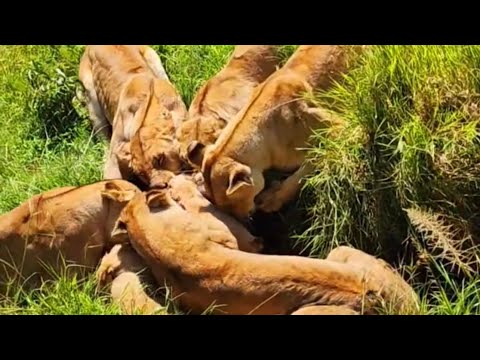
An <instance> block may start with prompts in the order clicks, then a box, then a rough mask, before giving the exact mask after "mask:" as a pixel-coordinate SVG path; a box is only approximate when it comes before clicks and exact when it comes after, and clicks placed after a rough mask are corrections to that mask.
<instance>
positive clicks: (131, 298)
mask: <svg viewBox="0 0 480 360" xmlns="http://www.w3.org/2000/svg"><path fill="white" fill-rule="evenodd" d="M96 277H97V282H98V285H99V287H101V288H105V287H107V288H109V290H110V295H111V297H112V300H113V302H114V303H116V304H117V305H118V306H119V307H120V309H121V311H122V312H123V313H125V314H129V315H131V314H142V315H153V314H158V313H161V312H162V311H163V307H162V305H161V304H160V303H159V302H158V301H157V299H155V297H154V296H153V295H152V294H151V293H150V292H149V291H148V288H151V287H153V286H154V284H155V282H154V279H153V276H152V274H151V272H150V270H149V269H148V268H147V267H146V265H145V262H144V261H143V259H142V258H141V257H140V256H139V255H138V254H137V253H136V252H135V251H134V250H133V249H132V248H131V246H129V245H115V246H114V247H113V248H112V250H111V251H110V252H109V253H108V254H106V255H105V256H104V257H103V258H102V260H101V262H100V265H99V267H98V269H97V272H96Z"/></svg>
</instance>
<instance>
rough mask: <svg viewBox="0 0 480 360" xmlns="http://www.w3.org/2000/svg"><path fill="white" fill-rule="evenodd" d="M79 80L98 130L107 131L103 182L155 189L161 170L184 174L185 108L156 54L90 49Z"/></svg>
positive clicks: (138, 48) (117, 47)
mask: <svg viewBox="0 0 480 360" xmlns="http://www.w3.org/2000/svg"><path fill="white" fill-rule="evenodd" d="M79 78H80V81H81V82H82V84H83V87H84V89H85V94H86V100H87V106H88V109H89V113H90V117H91V119H92V121H93V124H94V128H95V129H100V128H104V129H107V130H105V131H104V134H105V135H106V136H107V137H109V138H110V132H111V130H110V127H112V128H113V133H112V135H111V143H110V150H109V155H108V158H107V161H106V164H105V168H104V178H105V179H118V178H123V179H130V180H132V181H136V180H137V179H138V180H141V182H143V184H145V185H147V186H157V185H158V184H161V183H162V182H164V181H165V180H164V179H163V176H164V173H163V171H162V170H169V171H171V172H173V173H178V172H180V170H181V168H182V161H181V159H180V155H179V145H178V142H177V141H176V135H175V133H176V131H177V129H178V127H179V125H180V123H181V122H183V120H184V119H185V117H186V115H187V108H186V106H185V104H184V102H183V100H182V99H181V97H180V95H179V94H178V92H177V91H176V89H175V87H174V86H173V85H172V84H171V82H170V80H169V79H168V76H167V74H166V73H165V70H164V68H163V66H162V63H161V61H160V58H159V57H158V55H157V54H156V53H155V51H154V50H153V49H151V48H150V47H147V46H137V45H135V46H134V45H129V46H127V45H95V46H93V45H89V46H87V48H86V49H85V53H84V55H83V56H82V59H81V62H80V70H79Z"/></svg>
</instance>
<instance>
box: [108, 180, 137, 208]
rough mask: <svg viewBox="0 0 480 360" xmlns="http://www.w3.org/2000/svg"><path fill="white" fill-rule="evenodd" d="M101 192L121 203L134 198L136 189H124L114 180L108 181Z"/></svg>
mask: <svg viewBox="0 0 480 360" xmlns="http://www.w3.org/2000/svg"><path fill="white" fill-rule="evenodd" d="M101 194H102V196H103V197H104V198H107V199H110V200H113V201H116V202H119V203H125V202H129V201H130V200H132V199H133V197H134V196H135V191H134V190H125V189H122V188H121V187H120V186H118V184H116V183H115V182H114V181H107V182H106V183H105V186H104V188H103V190H102V192H101Z"/></svg>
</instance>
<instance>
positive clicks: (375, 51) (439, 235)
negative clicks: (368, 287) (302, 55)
mask: <svg viewBox="0 0 480 360" xmlns="http://www.w3.org/2000/svg"><path fill="white" fill-rule="evenodd" d="M154 48H155V49H156V50H157V51H158V53H159V54H160V56H161V58H162V61H163V62H164V65H165V68H166V70H167V72H168V74H169V76H170V77H171V79H172V81H173V82H174V83H175V85H176V86H177V88H178V89H179V91H180V93H181V94H182V96H183V98H184V100H185V102H186V103H187V104H189V103H190V101H191V100H192V98H193V96H194V94H195V92H196V90H197V89H198V88H199V86H200V85H201V84H202V83H203V82H204V81H205V80H207V79H208V78H209V77H211V76H212V75H213V74H214V73H215V72H217V71H218V70H219V69H220V68H221V67H222V66H223V65H224V63H225V61H226V60H227V58H228V56H229V55H230V52H231V50H232V48H233V47H232V46H230V45H228V46H210V45H205V46H170V45H168V46H167V45H155V46H154ZM293 49H294V46H286V47H284V48H283V49H282V54H283V55H284V58H285V59H287V58H288V55H289V54H291V52H292V50H293ZM82 51H83V46H2V47H0V184H1V185H2V191H1V193H0V212H1V213H3V212H6V211H8V210H10V209H12V208H14V207H15V206H17V205H18V204H20V203H21V202H22V201H24V200H26V199H27V198H29V197H30V196H32V195H34V194H36V193H39V192H41V191H45V190H48V189H51V188H54V187H59V186H65V185H81V184H87V183H91V182H94V181H97V180H99V179H100V178H101V173H102V163H103V157H104V154H105V150H106V142H105V141H104V140H101V139H100V138H99V137H97V136H95V134H93V133H92V130H91V126H90V123H89V121H88V117H87V113H86V111H85V109H84V108H83V107H82V106H81V105H80V104H79V102H78V100H77V99H76V98H75V92H76V88H77V87H78V86H79V83H78V79H77V71H78V64H79V60H80V56H81V54H82ZM479 65H480V47H477V46H374V47H372V48H371V49H370V50H368V51H367V52H366V53H365V54H364V55H363V56H361V57H360V58H358V59H355V61H354V63H353V68H352V71H351V72H350V73H349V74H348V75H347V76H346V77H345V79H344V80H343V81H341V82H340V83H339V84H337V85H336V86H335V87H334V88H333V89H332V90H330V91H328V92H326V93H319V94H318V96H317V97H316V101H318V103H319V105H321V106H324V107H326V108H328V109H331V110H332V111H333V112H335V113H336V114H337V115H339V116H341V117H342V118H343V119H345V122H346V126H345V127H344V129H342V131H341V132H340V134H339V136H337V137H335V138H329V137H327V136H325V134H322V133H320V132H319V133H317V134H315V136H314V137H313V142H312V147H311V148H310V149H309V159H310V161H312V162H313V163H314V164H315V166H316V169H318V171H317V172H316V173H315V174H313V175H312V176H309V177H308V178H307V179H306V180H307V182H306V185H305V188H304V192H303V196H302V197H301V199H300V200H299V202H298V204H297V205H301V206H302V208H305V209H306V212H307V214H308V216H307V217H306V218H307V219H308V220H307V222H306V223H302V224H298V225H301V226H299V227H298V228H299V229H301V230H302V231H297V233H296V236H295V238H296V242H297V244H299V245H300V246H301V247H303V248H305V250H306V251H308V254H309V255H310V256H323V255H324V254H325V252H326V251H328V250H329V249H330V248H331V247H333V246H336V245H338V244H352V245H353V246H356V247H358V248H360V249H362V250H366V251H368V252H370V253H372V254H376V255H382V256H384V257H386V258H388V259H389V260H391V261H392V262H393V261H396V262H397V265H398V267H399V268H400V269H402V270H404V271H405V273H406V276H407V274H409V275H410V276H411V280H412V282H413V283H414V284H415V286H417V289H418V290H419V292H420V293H421V294H422V296H423V299H424V306H423V310H424V312H425V313H428V314H471V313H480V309H479V305H478V304H479V303H480V302H479V300H480V291H479V290H478V286H477V283H478V281H479V280H480V278H479V277H478V276H476V275H475V272H476V267H477V265H478V260H477V257H478V252H477V249H476V247H475V246H474V245H473V244H475V243H478V240H479V237H480V229H479V227H478V225H477V224H480V222H479V216H480V211H479V210H480V209H479V207H480V201H479V198H478V195H477V194H480V192H479V191H478V190H479V179H480V170H479V168H478V166H476V165H477V164H478V163H479V160H480V144H479V141H478V119H479V115H480V108H479V107H478V106H479V105H480V104H479V101H480V91H479V90H480V72H479V70H478V69H479ZM404 249H406V251H399V250H404ZM393 254H402V255H403V256H404V257H403V258H402V259H400V260H398V259H397V258H396V257H395V256H393ZM412 254H413V255H414V256H411V255H412ZM1 304H2V305H0V313H28V314H47V313H48V314H67V313H68V314H87V313H88V314H90V313H92V314H117V313H120V311H119V310H118V309H117V308H116V307H115V306H114V305H112V304H110V303H109V300H108V297H105V296H104V295H102V294H100V293H98V292H97V290H96V286H95V281H94V279H92V278H87V279H85V280H84V279H81V280H67V279H65V278H64V277H62V276H61V275H59V279H58V281H54V282H52V283H48V284H45V286H44V287H42V288H41V289H39V290H37V291H34V292H28V293H27V292H23V291H22V289H21V287H17V288H15V289H12V294H11V295H10V296H9V297H8V298H7V299H4V300H3V301H2V303H1Z"/></svg>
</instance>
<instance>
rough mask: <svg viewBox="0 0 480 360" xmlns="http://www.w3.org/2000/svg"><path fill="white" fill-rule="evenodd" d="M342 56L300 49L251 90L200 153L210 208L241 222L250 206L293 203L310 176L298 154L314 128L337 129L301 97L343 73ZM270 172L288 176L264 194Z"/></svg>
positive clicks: (339, 50)
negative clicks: (271, 170) (221, 210)
mask: <svg viewBox="0 0 480 360" xmlns="http://www.w3.org/2000/svg"><path fill="white" fill-rule="evenodd" d="M345 53H346V52H345V48H344V47H343V46H327V45H325V46H324V45H305V46H300V47H299V48H298V49H297V51H296V52H295V53H294V54H293V55H292V57H291V58H290V59H289V60H288V62H287V63H286V64H285V65H284V66H283V67H282V68H281V69H280V70H278V71H276V72H275V73H273V74H272V75H271V76H270V77H269V78H268V79H267V80H265V82H263V83H262V84H261V85H259V86H258V87H257V88H256V90H255V91H254V93H253V95H252V96H251V98H250V100H249V102H248V103H247V105H245V107H244V108H243V109H242V110H241V111H240V112H239V113H238V114H237V116H236V117H235V118H234V119H233V120H232V121H231V122H230V123H229V124H228V125H227V126H226V127H225V129H224V130H223V132H222V133H221V135H220V137H219V138H218V140H217V142H216V143H215V144H214V145H212V146H210V147H207V149H206V151H205V156H204V160H203V165H202V174H203V177H204V180H205V190H206V193H207V194H208V196H209V197H210V198H211V199H212V201H213V203H214V204H216V205H217V206H219V207H220V208H221V209H223V210H224V211H228V212H230V213H232V214H234V215H235V216H237V217H241V218H244V217H246V216H248V215H249V214H250V213H252V212H253V211H254V210H255V205H256V207H257V208H259V209H260V210H263V211H265V212H272V211H277V210H279V209H280V208H281V207H282V206H283V205H284V204H285V203H287V202H289V201H290V200H292V199H293V198H294V196H295V195H296V194H297V193H298V190H299V188H300V186H301V185H300V181H301V179H302V178H303V177H304V176H305V175H306V174H307V173H308V172H309V168H308V166H302V165H305V164H304V152H303V151H299V150H298V149H299V148H305V147H306V146H307V143H308V139H309V137H310V135H311V134H312V130H313V129H318V128H320V127H325V128H330V127H332V126H333V125H334V124H336V125H339V124H341V121H337V119H334V118H333V117H332V116H331V115H330V114H328V113H327V112H326V111H324V110H322V109H319V108H316V107H315V106H314V105H313V104H310V103H309V102H308V101H307V100H306V98H305V95H307V94H308V93H310V94H311V93H312V92H313V91H315V90H319V89H327V88H328V87H329V86H330V85H331V83H332V81H333V80H334V79H337V78H338V77H339V76H340V75H341V74H342V73H344V71H345V69H346V56H345ZM269 169H275V170H280V171H284V172H293V174H292V175H291V176H289V177H288V178H287V179H286V180H285V181H283V182H282V183H276V184H274V185H273V186H271V187H269V188H268V189H265V190H264V186H265V180H264V177H263V172H264V171H265V170H269ZM262 190H264V191H263V192H262V193H261V194H260V195H259V193H260V192H261V191H262ZM257 195H258V196H257Z"/></svg>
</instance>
